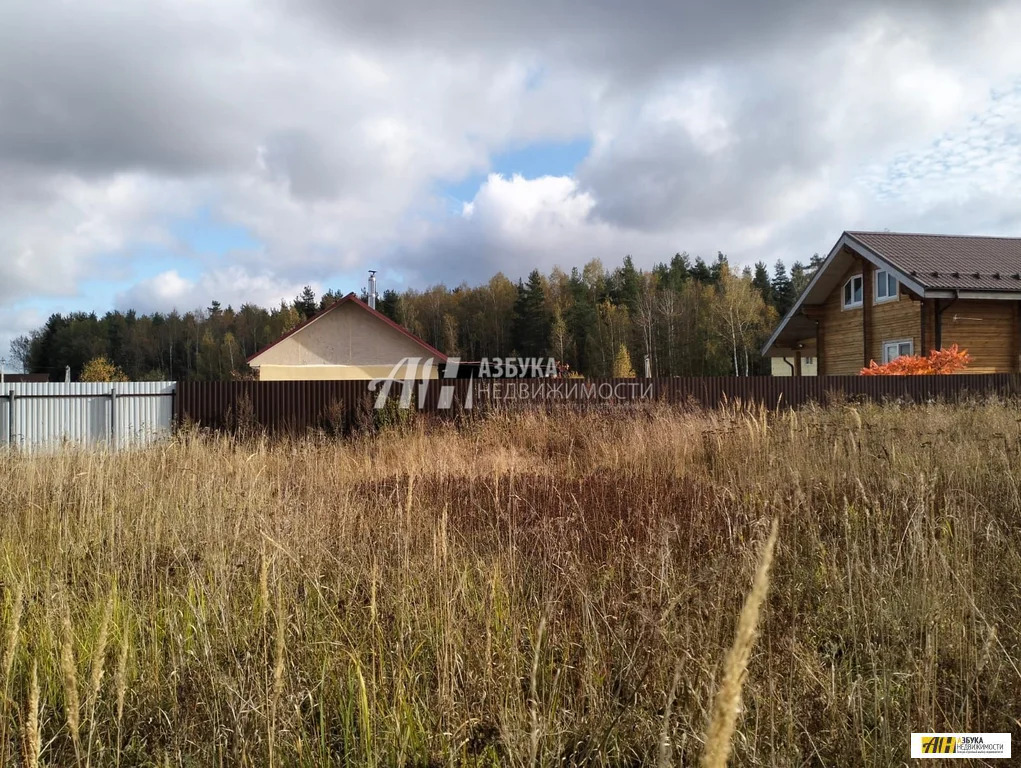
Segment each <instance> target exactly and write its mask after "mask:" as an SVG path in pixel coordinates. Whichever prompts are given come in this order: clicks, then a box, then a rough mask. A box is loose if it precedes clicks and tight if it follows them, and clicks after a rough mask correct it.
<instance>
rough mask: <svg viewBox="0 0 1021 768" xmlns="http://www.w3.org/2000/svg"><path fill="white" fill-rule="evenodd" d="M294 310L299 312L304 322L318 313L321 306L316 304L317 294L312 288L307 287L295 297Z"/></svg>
mask: <svg viewBox="0 0 1021 768" xmlns="http://www.w3.org/2000/svg"><path fill="white" fill-rule="evenodd" d="M294 308H295V309H296V310H298V314H300V315H301V318H302V320H308V319H309V318H310V317H312V315H314V314H315V313H316V311H317V310H318V308H319V304H318V302H316V294H315V291H313V290H312V286H310V285H306V286H305V287H304V288H303V289H302V291H301V293H300V294H298V295H297V296H295V297H294Z"/></svg>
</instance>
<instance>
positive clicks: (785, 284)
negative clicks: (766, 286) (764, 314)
mask: <svg viewBox="0 0 1021 768" xmlns="http://www.w3.org/2000/svg"><path fill="white" fill-rule="evenodd" d="M795 266H796V265H795ZM771 288H772V291H773V306H774V307H775V308H776V311H777V314H779V315H780V316H781V317H783V316H784V315H786V314H787V313H788V312H789V311H790V308H791V307H792V306H794V301H795V299H797V294H796V293H795V292H794V285H793V284H792V282H791V279H790V278H789V277H788V276H787V267H786V265H785V264H784V263H783V262H782V261H777V262H776V266H775V267H773V282H772V283H771Z"/></svg>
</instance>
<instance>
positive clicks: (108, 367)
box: [81, 356, 128, 381]
mask: <svg viewBox="0 0 1021 768" xmlns="http://www.w3.org/2000/svg"><path fill="white" fill-rule="evenodd" d="M81 380H82V381H127V380H128V377H127V376H125V375H124V371H122V370H121V369H120V368H118V367H117V366H116V365H114V364H113V363H111V362H110V361H109V360H107V359H106V358H105V357H103V356H99V357H94V358H92V359H91V360H89V362H87V363H86V364H85V367H84V368H83V369H82V375H81Z"/></svg>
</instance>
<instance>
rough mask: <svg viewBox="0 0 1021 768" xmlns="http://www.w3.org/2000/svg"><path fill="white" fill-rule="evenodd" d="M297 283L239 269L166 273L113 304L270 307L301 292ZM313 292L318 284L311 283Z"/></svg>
mask: <svg viewBox="0 0 1021 768" xmlns="http://www.w3.org/2000/svg"><path fill="white" fill-rule="evenodd" d="M303 287H304V285H303V284H301V283H293V282H286V281H281V280H279V279H277V278H275V277H273V276H272V275H270V274H265V273H263V274H251V273H249V272H247V271H245V270H244V269H242V268H241V267H237V266H234V267H228V268H226V269H214V270H211V271H209V272H205V273H203V274H202V275H201V276H200V277H199V278H198V279H196V280H191V279H188V278H185V277H182V276H181V275H180V274H178V272H177V270H173V269H171V270H167V271H165V272H161V273H159V274H158V275H155V276H153V277H151V278H148V279H146V280H142V281H141V282H139V283H137V284H136V285H134V286H133V287H132V288H131V289H130V290H128V291H124V292H122V293H120V294H118V295H117V296H116V298H115V300H114V304H115V306H116V307H117V308H119V309H135V310H138V311H142V312H169V311H172V310H178V311H180V312H187V311H191V310H194V309H203V308H206V307H208V306H209V305H210V304H211V303H212V302H213V301H214V300H215V301H218V302H220V305H221V306H222V307H224V308H226V307H227V306H233V307H234V308H235V309H238V308H240V307H241V305H242V304H256V305H258V306H263V307H272V306H275V305H278V304H280V302H281V300H285V299H286V300H287V301H291V300H292V299H293V298H294V297H295V296H297V295H298V294H299V293H301V291H302V288H303ZM311 287H312V289H313V290H314V291H316V293H317V294H318V293H320V292H321V286H320V285H319V283H316V282H313V283H311Z"/></svg>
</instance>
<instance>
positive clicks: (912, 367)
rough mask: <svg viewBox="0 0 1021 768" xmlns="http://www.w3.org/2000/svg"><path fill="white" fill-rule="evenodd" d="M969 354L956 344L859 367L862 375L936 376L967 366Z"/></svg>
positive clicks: (958, 370)
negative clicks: (946, 347) (923, 353)
mask: <svg viewBox="0 0 1021 768" xmlns="http://www.w3.org/2000/svg"><path fill="white" fill-rule="evenodd" d="M970 362H971V355H969V354H968V351H967V350H965V349H959V348H958V346H957V345H956V344H954V345H953V346H951V347H950V348H948V349H934V350H933V351H932V352H930V353H929V356H928V357H922V356H921V355H903V356H901V357H898V358H897V359H896V360H891V361H890V362H888V363H886V364H884V365H878V364H877V363H876V361H875V360H873V361H872V362H871V363H870V364H869V366H868V367H867V368H862V369H861V375H862V376H938V375H944V374H950V373H960V372H961V371H963V370H964V369H965V368H967V367H968V363H970Z"/></svg>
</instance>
